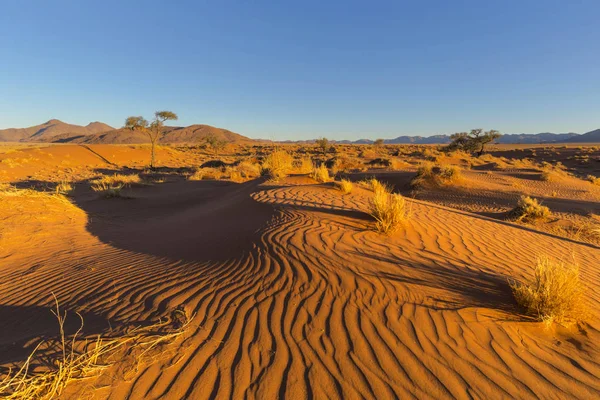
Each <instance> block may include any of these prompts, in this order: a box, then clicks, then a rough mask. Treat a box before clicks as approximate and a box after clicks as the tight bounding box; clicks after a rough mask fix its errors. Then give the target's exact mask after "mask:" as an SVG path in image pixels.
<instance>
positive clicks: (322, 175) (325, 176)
mask: <svg viewBox="0 0 600 400" xmlns="http://www.w3.org/2000/svg"><path fill="white" fill-rule="evenodd" d="M310 176H311V178H313V179H314V180H315V181H317V182H329V181H330V180H331V178H330V177H329V171H328V170H327V167H325V164H321V165H319V166H318V167H315V168H313V170H312V173H311V174H310Z"/></svg>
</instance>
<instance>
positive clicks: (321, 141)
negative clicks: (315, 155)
mask: <svg viewBox="0 0 600 400" xmlns="http://www.w3.org/2000/svg"><path fill="white" fill-rule="evenodd" d="M315 144H316V145H317V147H320V148H321V151H322V152H323V154H325V153H327V147H329V140H327V138H325V137H322V138H319V139H317V140H315Z"/></svg>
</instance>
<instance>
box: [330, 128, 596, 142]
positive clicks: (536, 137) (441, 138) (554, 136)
mask: <svg viewBox="0 0 600 400" xmlns="http://www.w3.org/2000/svg"><path fill="white" fill-rule="evenodd" d="M594 132H596V131H594ZM590 133H591V132H590ZM581 137H582V135H579V134H578V133H547V132H544V133H536V134H527V133H514V134H505V135H502V136H501V137H500V139H498V140H497V143H504V144H536V143H562V142H563V141H565V140H572V141H579V139H578V138H581ZM590 141H596V142H597V141H598V139H596V140H590ZM373 142H374V141H373V140H370V139H359V140H355V141H350V140H339V141H337V142H336V143H342V144H344V143H345V144H372V143H373ZM384 143H386V144H448V143H450V135H433V136H398V137H397V138H394V139H385V141H384Z"/></svg>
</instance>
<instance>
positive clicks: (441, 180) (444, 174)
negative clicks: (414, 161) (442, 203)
mask: <svg viewBox="0 0 600 400" xmlns="http://www.w3.org/2000/svg"><path fill="white" fill-rule="evenodd" d="M462 180H463V175H462V172H461V169H460V167H459V166H458V165H436V164H434V163H432V162H428V161H425V162H423V163H421V165H420V166H419V168H418V169H417V176H416V177H415V178H414V179H413V180H412V182H411V184H412V185H413V186H416V187H418V186H424V185H427V184H429V185H434V186H448V185H453V184H456V183H459V182H460V181H462Z"/></svg>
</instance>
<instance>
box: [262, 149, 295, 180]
mask: <svg viewBox="0 0 600 400" xmlns="http://www.w3.org/2000/svg"><path fill="white" fill-rule="evenodd" d="M293 161H294V159H293V158H292V156H291V155H290V154H289V153H288V152H287V151H285V150H276V151H274V152H272V153H271V154H269V155H268V156H267V157H266V158H265V160H264V161H263V164H262V171H263V173H264V174H267V175H269V176H270V177H271V178H272V179H275V180H277V179H281V178H285V177H286V176H288V174H289V173H290V172H291V171H292V169H293V168H294V166H293Z"/></svg>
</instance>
